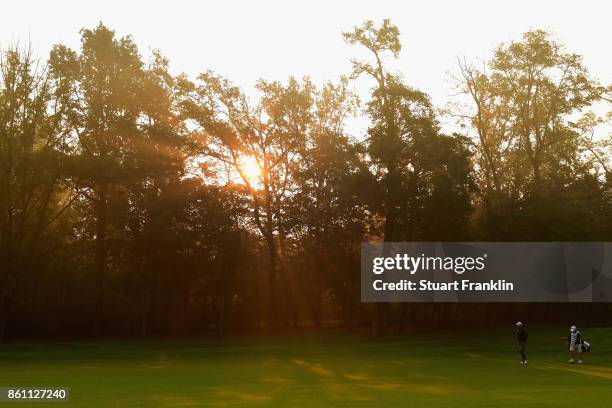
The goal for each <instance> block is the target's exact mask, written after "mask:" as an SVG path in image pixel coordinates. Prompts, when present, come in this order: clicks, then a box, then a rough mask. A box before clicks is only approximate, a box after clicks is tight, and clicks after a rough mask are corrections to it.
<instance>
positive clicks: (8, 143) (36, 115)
mask: <svg viewBox="0 0 612 408" xmlns="http://www.w3.org/2000/svg"><path fill="white" fill-rule="evenodd" d="M62 114H63V111H62V110H61V107H59V106H58V104H57V99H56V98H55V95H54V93H53V89H52V87H51V84H50V81H49V76H48V72H47V69H46V66H44V65H43V64H41V63H39V62H38V61H37V60H36V59H35V57H34V56H33V55H32V53H31V50H29V49H27V48H26V49H20V48H19V47H11V48H8V49H7V50H4V51H1V53H0V340H1V339H2V338H3V337H4V334H5V331H6V325H7V322H8V319H9V316H10V315H11V312H12V306H13V300H14V297H15V293H16V292H17V290H18V289H19V285H20V284H21V283H22V282H23V281H24V280H25V279H28V278H31V274H32V273H34V272H35V271H36V270H37V269H38V268H41V267H42V265H41V260H42V259H43V258H44V255H45V254H48V253H49V252H52V251H53V250H54V249H55V248H54V245H53V244H52V242H53V240H52V239H51V236H52V234H53V227H54V223H55V221H56V220H58V219H59V218H60V217H61V216H62V214H63V213H64V211H65V210H66V208H67V207H68V206H69V205H70V204H71V202H72V201H73V199H74V198H73V196H72V195H71V194H70V192H67V191H65V180H64V178H63V176H62V163H63V160H62V158H63V154H64V153H65V152H66V150H67V146H66V142H65V139H64V138H63V135H62V132H61V126H60V121H59V117H61V115H62Z"/></svg>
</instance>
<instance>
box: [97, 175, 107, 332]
mask: <svg viewBox="0 0 612 408" xmlns="http://www.w3.org/2000/svg"><path fill="white" fill-rule="evenodd" d="M107 201H108V184H107V183H105V182H102V183H100V184H99V186H98V199H97V201H96V206H95V207H96V250H95V267H96V269H95V270H96V290H97V293H96V315H95V317H94V334H95V335H100V334H102V325H103V322H104V297H105V292H106V252H107V249H106V234H107V228H108V225H107V224H108V214H107V212H108V202H107Z"/></svg>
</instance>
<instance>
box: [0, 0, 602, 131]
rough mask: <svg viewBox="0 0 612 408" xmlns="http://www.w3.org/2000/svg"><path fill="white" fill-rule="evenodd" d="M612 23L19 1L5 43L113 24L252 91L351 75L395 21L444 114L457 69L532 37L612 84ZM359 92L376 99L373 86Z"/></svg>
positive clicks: (593, 5) (591, 10)
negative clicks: (552, 40)
mask: <svg viewBox="0 0 612 408" xmlns="http://www.w3.org/2000/svg"><path fill="white" fill-rule="evenodd" d="M610 16H612V2H608V1H601V0H599V1H596V0H581V1H579V2H576V1H560V0H557V1H549V0H539V1H538V0H531V1H525V0H513V1H503V2H502V1H492V0H489V1H476V0H473V1H467V0H465V1H450V0H449V1H442V0H436V1H425V0H421V1H412V2H409V1H400V0H396V1H392V0H377V1H372V0H369V1H362V0H352V1H349V0H336V1H334V0H308V1H299V2H298V1H280V0H279V1H272V0H257V1H247V0H244V1H237V0H223V1H214V2H212V1H211V2H204V1H186V0H172V1H152V0H149V1H130V0H122V1H116V0H104V1H89V2H86V1H68V0H63V1H61V0H57V1H27V0H22V1H15V0H12V1H9V2H6V3H5V4H3V6H2V16H1V17H2V23H1V24H0V46H6V45H7V44H9V43H14V42H15V41H17V40H19V41H20V42H24V41H28V39H29V41H30V42H31V44H32V45H33V47H34V49H35V50H36V51H37V52H38V53H39V55H41V56H46V55H47V53H48V51H49V49H50V47H51V45H52V44H55V43H64V44H67V45H69V46H71V47H73V48H78V46H79V34H78V31H79V29H81V28H83V27H93V26H95V25H96V24H97V23H98V22H99V21H102V22H103V23H104V24H106V25H107V26H109V27H111V28H112V29H114V30H115V31H116V32H117V34H119V35H125V34H131V35H133V37H134V39H135V41H136V42H137V44H138V45H139V46H140V49H141V52H142V54H143V55H146V54H147V53H148V50H150V49H152V48H154V49H158V50H160V51H161V52H162V53H163V54H164V55H165V56H167V57H168V58H169V59H170V62H171V66H172V69H173V70H174V71H175V72H179V71H182V72H186V73H187V74H189V75H192V76H193V75H196V74H197V73H199V72H202V71H205V70H208V69H212V70H214V71H216V72H218V73H219V74H222V75H223V76H226V77H228V78H229V79H231V80H232V81H234V82H235V83H236V84H238V85H240V86H241V87H243V89H245V90H246V91H247V92H250V91H251V90H252V86H253V84H254V83H255V81H256V80H257V79H259V78H265V79H284V78H287V77H288V76H290V75H295V76H298V77H301V76H303V75H309V76H310V77H311V78H312V79H313V80H314V81H315V82H316V83H322V82H325V81H326V80H328V79H336V78H338V77H339V76H340V75H342V74H347V73H348V72H350V62H349V60H350V59H351V58H352V57H355V56H360V55H363V54H360V53H359V52H358V51H357V50H356V49H351V47H349V46H347V45H346V44H344V42H343V40H342V38H341V35H340V33H341V32H342V31H347V30H350V29H351V28H352V27H353V26H355V25H358V24H360V23H361V22H363V21H364V20H365V19H372V20H375V21H380V20H381V19H383V18H386V17H389V18H391V20H392V22H393V23H394V24H396V25H397V26H398V27H399V29H400V32H401V40H402V45H403V49H402V52H401V56H400V59H399V61H398V63H397V64H394V65H393V67H394V69H395V70H397V71H398V72H401V73H402V74H403V76H404V78H405V79H406V81H407V82H408V83H409V84H411V85H413V86H416V87H417V88H420V89H421V90H423V91H425V92H427V93H429V94H430V95H431V96H432V98H433V101H434V103H435V104H436V105H437V106H443V105H444V104H445V103H447V102H448V101H449V100H450V99H451V97H452V94H453V93H454V91H453V86H452V81H451V80H450V77H449V72H454V73H456V72H457V60H456V58H457V57H459V56H465V57H466V58H467V59H468V60H474V59H476V58H486V57H488V56H490V55H491V50H492V49H493V48H494V47H495V46H496V45H498V44H499V43H500V42H502V41H509V40H512V39H519V38H520V35H521V33H523V32H524V31H527V30H529V29H532V28H534V29H535V28H545V29H548V30H552V31H553V32H554V33H555V35H556V38H557V39H558V40H560V41H561V42H562V43H564V44H565V45H566V46H567V49H568V50H569V51H572V52H576V53H579V54H581V55H583V56H584V62H585V64H586V65H587V66H588V67H589V69H590V72H591V74H592V75H593V76H595V77H597V78H599V80H600V81H602V82H603V83H606V84H610V83H612V69H611V68H612V57H611V55H610V40H611V39H612V24H611V23H610ZM355 86H356V87H357V89H358V91H359V93H360V94H362V95H365V94H366V93H367V90H368V87H369V83H367V82H364V81H361V82H359V83H356V84H355ZM354 129H355V131H354V132H359V130H358V127H356V128H354Z"/></svg>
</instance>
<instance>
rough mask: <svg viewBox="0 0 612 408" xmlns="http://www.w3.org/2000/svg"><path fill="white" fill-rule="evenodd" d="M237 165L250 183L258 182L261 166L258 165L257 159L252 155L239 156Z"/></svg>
mask: <svg viewBox="0 0 612 408" xmlns="http://www.w3.org/2000/svg"><path fill="white" fill-rule="evenodd" d="M238 167H239V168H240V171H241V172H242V174H243V175H244V177H246V179H247V180H248V182H249V183H250V184H251V185H255V184H258V183H259V179H260V176H261V168H260V167H259V164H257V160H256V159H255V158H254V157H252V156H243V157H241V158H240V160H239V161H238Z"/></svg>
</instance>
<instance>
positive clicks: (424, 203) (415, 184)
mask: <svg viewBox="0 0 612 408" xmlns="http://www.w3.org/2000/svg"><path fill="white" fill-rule="evenodd" d="M343 35H344V39H345V40H346V42H347V43H348V44H350V45H354V44H358V45H361V46H363V47H365V48H366V49H367V50H368V51H370V53H371V54H372V57H373V62H363V61H355V60H354V61H353V77H354V78H356V77H359V76H361V75H365V76H368V77H370V78H371V79H373V80H374V82H375V86H374V88H373V89H372V97H371V99H370V101H369V102H368V104H367V113H368V116H369V117H370V120H371V125H370V128H369V129H368V138H367V141H366V146H367V153H368V159H369V160H370V165H371V168H372V170H373V174H374V177H375V178H376V180H377V184H378V186H379V191H380V194H377V195H375V196H380V197H381V199H380V200H379V201H375V202H373V203H372V205H373V208H374V209H375V211H377V212H378V213H379V214H380V215H381V216H382V219H383V227H382V236H383V239H384V241H386V242H393V241H400V240H417V239H419V238H420V237H422V236H423V235H425V234H426V235H428V236H433V234H432V235H429V234H431V229H430V227H431V226H433V225H436V224H433V223H434V222H435V216H433V215H434V214H431V213H429V214H428V213H427V211H426V210H427V208H428V206H429V205H430V204H431V203H433V202H437V203H439V204H440V203H443V202H444V201H445V200H450V202H453V203H454V208H455V209H456V211H457V213H455V214H454V215H456V216H458V217H456V220H457V221H458V222H459V223H461V221H460V220H466V219H467V216H468V214H469V212H470V209H471V206H470V204H469V199H470V190H471V188H472V183H471V170H470V164H469V152H468V149H467V148H466V147H465V142H466V141H465V139H463V138H460V137H448V136H443V135H441V134H440V131H439V126H438V124H437V121H436V118H435V113H434V109H433V107H432V104H431V102H430V100H429V97H428V96H427V95H426V94H425V93H423V92H421V91H419V90H417V89H414V88H411V87H409V86H407V85H405V84H404V83H403V82H402V79H401V78H400V77H399V76H398V75H393V74H391V73H389V72H388V71H387V70H386V69H385V66H384V62H383V57H384V54H388V53H390V54H391V55H392V56H393V57H395V58H397V57H398V55H399V52H400V50H401V44H400V40H399V30H398V29H397V27H396V26H394V25H393V24H391V22H390V21H389V20H388V19H386V20H383V22H382V24H381V26H380V27H375V26H374V23H373V22H372V21H366V22H365V23H364V24H363V25H362V26H361V27H356V28H355V29H354V30H353V31H352V32H347V33H344V34H343ZM451 169H452V170H453V172H452V173H451V172H449V170H451ZM445 184H446V185H445ZM442 191H445V192H444V193H443V192H442ZM442 197H444V198H442ZM425 217H427V218H425ZM447 220H450V218H448V219H447ZM438 225H439V224H438ZM449 227H450V225H444V226H440V225H439V226H438V227H437V228H435V231H436V232H438V233H440V232H441V231H444V230H445V229H448V228H449ZM428 228H429V229H430V231H429V232H427V231H426V230H427V229H428ZM384 310H385V306H384V304H377V318H376V331H377V332H378V333H381V332H382V330H383V328H384V320H385V311H384Z"/></svg>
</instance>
